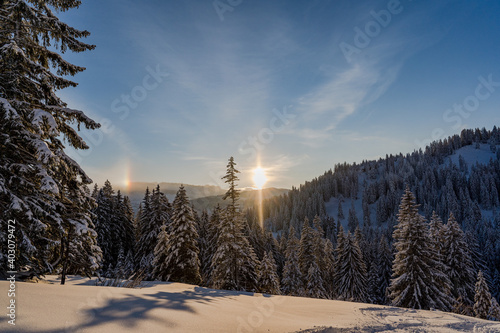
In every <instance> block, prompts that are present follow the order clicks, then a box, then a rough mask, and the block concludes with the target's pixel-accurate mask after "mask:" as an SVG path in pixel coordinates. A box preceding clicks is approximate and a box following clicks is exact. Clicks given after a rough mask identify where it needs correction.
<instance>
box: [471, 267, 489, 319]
mask: <svg viewBox="0 0 500 333" xmlns="http://www.w3.org/2000/svg"><path fill="white" fill-rule="evenodd" d="M490 308H491V294H490V291H489V290H488V284H487V283H486V280H485V278H484V275H483V272H482V271H479V273H477V282H476V286H475V294H474V314H475V315H476V317H478V318H482V319H487V318H488V314H489V313H490Z"/></svg>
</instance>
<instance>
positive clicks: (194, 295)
mask: <svg viewBox="0 0 500 333" xmlns="http://www.w3.org/2000/svg"><path fill="white" fill-rule="evenodd" d="M239 295H246V296H252V295H253V293H251V292H236V291H226V290H215V289H208V288H202V287H195V288H194V289H193V290H183V291H180V292H169V291H162V290H159V291H158V292H155V293H151V294H138V295H135V294H130V293H129V294H126V295H119V297H116V298H113V297H111V298H109V299H106V300H104V301H102V302H100V303H99V304H96V306H94V307H92V308H90V309H89V308H88V306H85V308H84V309H81V310H78V312H79V315H80V316H81V320H79V321H78V322H75V323H66V325H65V326H66V327H65V328H64V329H59V330H57V329H55V330H50V332H51V333H53V332H79V331H80V330H91V331H93V330H99V329H103V327H101V326H103V325H107V324H110V323H114V324H118V325H120V326H122V327H123V328H134V327H138V326H139V325H140V324H141V322H142V321H148V322H157V323H158V324H160V325H162V326H163V327H165V329H168V328H170V329H173V328H175V326H176V323H175V321H174V320H173V319H174V318H175V315H176V311H185V312H190V313H193V314H195V313H196V310H195V309H194V308H193V306H192V305H194V304H195V303H198V304H199V303H204V304H209V303H212V302H214V301H216V300H218V299H223V298H224V299H232V298H234V297H236V296H239ZM117 296H118V295H117ZM89 305H90V304H89ZM153 310H156V312H155V313H152V311H153ZM162 310H174V311H168V312H166V311H165V312H162ZM60 325H61V323H58V325H54V326H60ZM37 332H39V333H44V332H42V331H38V330H37ZM48 332H49V331H47V333H48Z"/></svg>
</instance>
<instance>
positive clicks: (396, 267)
mask: <svg viewBox="0 0 500 333" xmlns="http://www.w3.org/2000/svg"><path fill="white" fill-rule="evenodd" d="M393 238H394V241H395V248H396V256H395V258H394V263H393V279H392V281H391V285H390V287H389V292H390V298H391V300H392V305H394V306H401V307H407V308H414V309H431V308H436V309H441V310H444V311H447V310H449V309H450V308H451V303H452V299H451V298H450V296H449V292H450V281H449V279H448V277H447V276H446V275H445V274H444V273H443V272H442V271H439V270H438V269H437V267H439V263H438V262H437V261H436V259H435V257H434V256H433V255H432V253H431V250H430V249H431V247H430V245H431V241H430V239H429V235H428V229H427V225H426V223H425V221H424V218H423V217H422V216H421V215H420V214H419V213H418V205H417V204H416V203H415V197H414V195H413V193H412V192H411V191H410V189H409V188H408V187H407V188H406V191H405V193H404V195H403V197H402V199H401V204H400V208H399V213H398V224H397V226H396V228H395V230H394V234H393Z"/></svg>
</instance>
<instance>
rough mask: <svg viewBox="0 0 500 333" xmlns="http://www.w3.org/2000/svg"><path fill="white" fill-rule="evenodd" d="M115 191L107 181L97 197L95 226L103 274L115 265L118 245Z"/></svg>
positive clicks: (94, 211)
mask: <svg viewBox="0 0 500 333" xmlns="http://www.w3.org/2000/svg"><path fill="white" fill-rule="evenodd" d="M113 196H114V190H113V187H112V186H111V183H110V182H109V181H108V180H106V182H105V183H104V186H103V187H102V188H101V189H100V190H99V191H98V193H97V196H96V203H97V206H96V207H95V209H94V210H93V213H94V225H95V231H96V232H97V245H99V247H100V248H101V250H102V269H101V273H104V271H105V270H107V268H108V266H109V265H110V264H112V263H113V264H114V263H116V262H115V259H116V258H114V256H113V247H114V246H115V245H118V244H117V243H118V242H117V241H118V240H117V239H116V235H117V234H119V232H118V233H117V232H116V230H115V229H116V226H115V225H114V224H115V221H116V219H115V212H116V211H115V209H116V206H115V200H114V197H113Z"/></svg>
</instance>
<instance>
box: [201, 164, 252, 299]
mask: <svg viewBox="0 0 500 333" xmlns="http://www.w3.org/2000/svg"><path fill="white" fill-rule="evenodd" d="M235 166H236V163H235V162H234V159H233V157H231V158H230V159H229V163H228V165H227V172H226V175H225V176H224V177H223V178H222V179H225V182H226V183H227V184H228V185H229V189H228V191H227V192H226V194H225V195H224V197H223V198H224V200H225V199H230V202H229V204H228V206H227V207H226V209H225V210H224V212H223V214H221V217H220V220H221V221H220V225H219V228H218V235H217V249H216V251H215V254H214V256H213V258H212V266H211V268H212V275H211V281H212V286H213V287H214V288H217V289H228V290H247V291H257V290H258V284H257V278H258V275H257V267H258V259H257V257H256V255H255V252H254V249H253V248H252V246H251V245H250V243H249V241H248V238H247V237H246V236H245V235H244V234H243V225H244V221H243V217H242V215H241V212H240V211H239V203H238V199H239V190H238V189H237V188H236V186H237V181H238V177H237V173H239V171H238V170H236V168H235Z"/></svg>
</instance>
